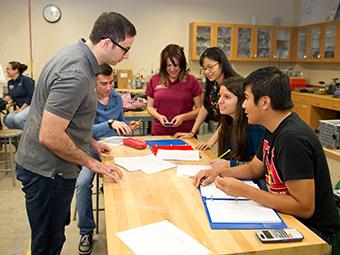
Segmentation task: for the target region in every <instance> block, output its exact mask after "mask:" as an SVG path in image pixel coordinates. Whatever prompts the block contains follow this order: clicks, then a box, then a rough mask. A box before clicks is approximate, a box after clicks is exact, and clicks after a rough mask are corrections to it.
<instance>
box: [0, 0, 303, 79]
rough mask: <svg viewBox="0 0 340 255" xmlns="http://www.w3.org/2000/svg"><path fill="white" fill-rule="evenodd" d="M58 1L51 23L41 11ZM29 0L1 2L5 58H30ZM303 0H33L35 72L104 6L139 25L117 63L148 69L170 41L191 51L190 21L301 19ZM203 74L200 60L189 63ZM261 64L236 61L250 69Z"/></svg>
mask: <svg viewBox="0 0 340 255" xmlns="http://www.w3.org/2000/svg"><path fill="white" fill-rule="evenodd" d="M52 2H53V3H55V4H57V5H59V7H60V8H61V10H62V18H61V20H60V21H59V22H58V23H55V24H49V23H47V22H46V21H45V20H44V19H43V17H42V10H43V7H44V6H45V5H47V4H49V3H52ZM27 6H28V0H14V1H13V0H1V2H0V17H1V21H2V22H1V23H0V32H1V40H0V49H1V50H0V64H1V65H2V66H3V67H5V66H6V64H7V63H8V62H9V61H11V60H19V61H21V62H23V63H26V64H29V40H28V7H27ZM299 6H300V2H299V1H296V0H284V1H282V0H209V1H207V0H171V1H168V0H143V1H141V0H123V1H114V0H97V1H92V0H56V1H49V0H32V30H33V31H32V36H33V61H34V63H33V72H34V77H35V78H37V76H38V75H39V73H40V72H41V69H42V68H43V66H44V64H45V63H46V61H48V59H49V58H50V57H52V56H53V55H54V53H55V52H56V51H57V50H58V49H60V48H62V47H64V46H66V45H69V44H71V43H74V42H76V41H77V40H78V39H79V38H80V37H84V38H87V37H88V35H89V33H90V30H91V28H92V25H93V23H94V21H95V19H96V18H97V17H98V16H99V14H100V13H101V12H103V11H110V10H112V11H117V12H121V13H122V14H124V15H125V16H126V17H128V18H129V19H130V20H131V21H132V22H133V23H134V24H135V26H136V28H137V37H136V40H135V43H134V45H133V48H132V50H131V53H130V58H129V60H128V61H125V62H122V63H121V64H119V66H117V68H130V69H133V70H134V72H138V71H142V72H145V73H146V74H149V72H150V70H151V67H153V69H154V70H156V69H157V68H158V65H159V63H158V62H159V53H160V51H161V50H162V48H164V46H166V45H167V44H169V43H177V44H179V45H182V46H184V48H185V52H186V54H188V45H189V23H190V22H193V21H201V22H223V23H228V22H230V23H248V24H249V23H251V21H252V17H253V16H255V17H256V20H257V23H258V24H273V22H274V19H275V18H276V17H279V18H281V21H282V25H290V26H292V25H295V24H297V22H298V19H297V17H298V13H299ZM190 65H191V66H192V69H193V70H194V72H195V73H196V74H198V71H197V70H198V67H197V63H190ZM258 66H262V64H254V65H252V64H249V63H236V64H235V67H236V68H237V69H238V70H239V71H240V72H241V73H242V74H247V73H249V72H250V71H251V70H253V69H254V68H256V67H258Z"/></svg>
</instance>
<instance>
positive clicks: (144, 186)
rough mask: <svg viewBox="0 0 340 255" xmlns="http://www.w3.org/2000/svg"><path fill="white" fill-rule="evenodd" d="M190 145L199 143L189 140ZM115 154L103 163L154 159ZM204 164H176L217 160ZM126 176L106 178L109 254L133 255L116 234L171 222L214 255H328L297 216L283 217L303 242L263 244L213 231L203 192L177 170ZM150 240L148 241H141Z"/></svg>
mask: <svg viewBox="0 0 340 255" xmlns="http://www.w3.org/2000/svg"><path fill="white" fill-rule="evenodd" d="M165 138H170V137H142V138H140V139H165ZM186 141H187V142H188V143H190V144H192V145H195V144H197V141H196V140H195V139H189V140H188V139H186ZM112 148H113V150H112V152H111V154H110V155H109V156H107V157H105V158H104V159H103V161H104V162H105V163H110V164H113V160H112V157H113V155H114V156H116V157H127V156H142V155H147V154H150V153H151V151H150V149H149V148H148V147H147V148H146V149H144V150H136V149H133V148H129V147H126V146H123V145H121V146H115V147H112ZM200 155H201V160H200V161H199V162H197V161H187V162H178V161H176V162H174V161H173V162H174V163H176V164H178V165H179V164H183V165H193V164H201V165H202V164H208V163H209V162H210V160H211V159H213V158H216V156H215V155H214V154H213V153H212V152H210V151H206V152H201V153H200ZM122 171H123V174H124V176H123V178H122V180H121V181H120V182H119V183H114V182H113V181H111V180H109V179H106V178H104V203H105V221H106V235H107V237H106V238H107V247H108V254H111V255H120V254H132V251H131V250H130V249H129V248H128V247H127V246H126V245H125V244H124V243H123V242H122V241H121V240H120V239H119V238H118V237H117V236H116V233H117V232H120V231H123V230H127V229H131V228H135V227H140V226H143V225H146V224H150V223H154V222H158V221H162V220H168V221H170V222H171V223H173V224H175V225H176V226H177V227H178V228H180V229H182V230H183V231H184V232H186V233H187V234H189V235H190V236H191V237H192V238H194V239H195V240H197V241H198V242H200V243H201V244H203V245H204V246H206V247H207V248H208V249H209V250H210V251H211V252H212V254H268V255H273V254H280V255H285V254H306V255H307V254H308V255H313V254H315V255H316V254H327V252H328V250H329V246H328V245H327V243H326V242H324V241H323V240H322V239H320V238H319V237H318V236H317V235H316V234H314V233H313V232H312V231H310V230H309V229H308V228H307V227H305V226H304V225H303V224H302V223H300V222H299V221H298V220H296V219H295V218H294V217H292V216H290V215H286V214H280V215H281V217H282V219H283V220H284V222H285V223H286V224H287V226H288V227H293V228H296V229H297V230H298V231H300V232H301V233H302V234H303V235H304V240H303V241H301V242H292V243H276V244H263V243H261V242H260V241H259V240H258V239H257V237H256V235H255V230H212V229H211V228H210V225H209V222H208V219H207V216H206V213H205V210H204V206H203V203H202V200H201V196H200V194H199V191H198V190H197V189H196V188H195V187H194V186H193V185H192V179H191V178H186V177H177V176H176V169H175V168H174V169H170V170H167V171H162V172H159V173H155V174H145V173H143V172H141V171H138V172H127V171H125V170H122ZM143 238H147V237H143Z"/></svg>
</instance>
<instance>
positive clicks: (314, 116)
mask: <svg viewBox="0 0 340 255" xmlns="http://www.w3.org/2000/svg"><path fill="white" fill-rule="evenodd" d="M292 99H293V103H294V107H293V111H294V112H296V113H297V114H298V115H299V116H300V118H301V119H302V120H303V121H304V122H306V123H307V124H308V125H309V126H310V127H311V128H312V129H313V130H314V129H316V128H318V127H319V125H320V123H319V120H327V119H336V117H337V112H338V111H339V110H340V99H338V98H333V97H331V96H321V95H314V94H308V93H298V92H292Z"/></svg>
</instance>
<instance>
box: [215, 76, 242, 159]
mask: <svg viewBox="0 0 340 255" xmlns="http://www.w3.org/2000/svg"><path fill="white" fill-rule="evenodd" d="M243 80H244V79H243V78H241V77H231V78H229V79H226V80H225V81H224V82H223V84H222V86H225V87H226V88H227V89H228V90H229V91H230V92H231V93H233V94H234V95H235V96H236V97H237V106H236V114H235V119H233V118H232V117H231V116H229V115H221V117H220V123H221V125H220V130H219V134H218V154H219V155H221V154H222V153H224V152H225V151H226V150H228V149H231V150H232V153H229V154H228V155H226V156H224V157H223V158H224V159H237V160H242V161H245V160H248V159H247V147H248V145H247V135H248V129H249V125H248V120H247V116H246V114H245V113H244V110H243V109H242V103H243V101H244V98H245V96H244V91H243Z"/></svg>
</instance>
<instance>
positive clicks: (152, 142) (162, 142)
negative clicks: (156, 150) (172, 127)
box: [145, 139, 188, 148]
mask: <svg viewBox="0 0 340 255" xmlns="http://www.w3.org/2000/svg"><path fill="white" fill-rule="evenodd" d="M145 142H146V143H147V144H148V145H149V146H150V148H151V147H152V146H154V145H158V146H171V145H176V146H177V145H188V144H187V143H186V142H185V141H183V140H181V139H163V140H146V141H145Z"/></svg>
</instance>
